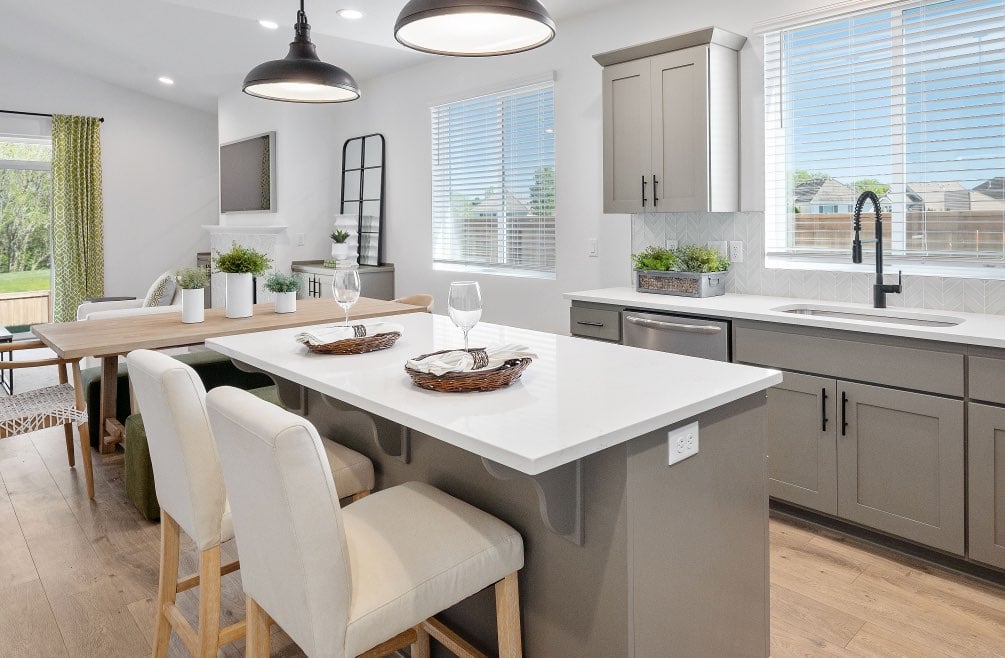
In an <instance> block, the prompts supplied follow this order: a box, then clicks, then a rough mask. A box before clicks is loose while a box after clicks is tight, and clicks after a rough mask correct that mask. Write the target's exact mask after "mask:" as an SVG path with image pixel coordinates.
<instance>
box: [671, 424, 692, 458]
mask: <svg viewBox="0 0 1005 658" xmlns="http://www.w3.org/2000/svg"><path fill="white" fill-rule="evenodd" d="M667 447H668V449H669V450H668V451H669V454H670V459H669V463H670V466H673V465H674V464H676V463H677V462H679V461H683V460H685V459H687V458H688V457H693V456H694V455H697V454H698V422H697V421H695V422H693V423H691V424H690V425H685V426H684V427H678V428H677V429H675V430H670V431H669V432H667Z"/></svg>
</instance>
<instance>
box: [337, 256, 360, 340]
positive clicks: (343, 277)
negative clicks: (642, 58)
mask: <svg viewBox="0 0 1005 658" xmlns="http://www.w3.org/2000/svg"><path fill="white" fill-rule="evenodd" d="M332 293H333V294H334V295H335V301H336V302H338V305H339V306H341V307H342V310H343V311H345V326H347V327H348V326H349V309H350V308H352V305H353V304H355V303H356V302H357V301H358V300H359V272H358V271H357V270H335V276H333V277H332Z"/></svg>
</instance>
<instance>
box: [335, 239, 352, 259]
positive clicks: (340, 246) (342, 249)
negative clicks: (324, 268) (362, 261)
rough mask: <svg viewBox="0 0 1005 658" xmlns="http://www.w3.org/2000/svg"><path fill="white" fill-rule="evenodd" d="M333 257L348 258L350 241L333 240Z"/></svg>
mask: <svg viewBox="0 0 1005 658" xmlns="http://www.w3.org/2000/svg"><path fill="white" fill-rule="evenodd" d="M332 258H334V259H335V260H346V259H347V258H349V243H347V242H332Z"/></svg>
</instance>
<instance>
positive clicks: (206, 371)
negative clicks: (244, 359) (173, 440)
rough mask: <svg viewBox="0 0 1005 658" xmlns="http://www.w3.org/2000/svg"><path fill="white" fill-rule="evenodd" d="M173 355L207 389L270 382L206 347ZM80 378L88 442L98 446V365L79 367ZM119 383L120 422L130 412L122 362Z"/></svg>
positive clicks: (127, 383)
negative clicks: (194, 373)
mask: <svg viewBox="0 0 1005 658" xmlns="http://www.w3.org/2000/svg"><path fill="white" fill-rule="evenodd" d="M175 358H176V359H178V360H179V361H181V362H182V363H186V364H188V365H190V366H192V368H194V369H195V371H196V372H197V373H199V378H200V379H201V380H202V383H203V385H204V386H205V387H206V390H207V391H208V390H210V389H214V388H216V387H217V386H223V385H225V384H226V385H227V386H236V387H238V388H244V389H252V388H261V387H263V386H271V385H272V380H271V379H269V378H268V376H266V375H263V374H262V373H257V372H255V373H250V372H244V371H242V370H238V369H237V366H235V365H234V364H233V363H232V362H231V360H230V358H229V357H226V356H224V355H222V354H220V353H219V352H213V351H210V350H206V351H202V352H192V353H189V354H179V355H178V356H176V357H175ZM80 378H81V380H82V382H83V384H84V399H85V400H86V401H87V429H88V432H89V433H90V435H91V446H92V447H95V448H96V447H98V418H99V414H100V412H101V367H100V366H98V367H95V368H87V369H85V370H82V371H81V373H80ZM118 386H119V389H118V397H117V402H118V405H117V407H116V409H115V417H116V418H118V419H119V422H121V423H125V421H126V419H127V418H128V417H129V414H130V405H129V377H128V376H127V374H126V365H125V364H124V363H123V364H121V365H119V380H118Z"/></svg>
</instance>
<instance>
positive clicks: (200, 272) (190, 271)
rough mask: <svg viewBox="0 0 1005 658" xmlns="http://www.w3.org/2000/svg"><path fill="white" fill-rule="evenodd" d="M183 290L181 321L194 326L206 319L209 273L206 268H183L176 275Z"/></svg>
mask: <svg viewBox="0 0 1005 658" xmlns="http://www.w3.org/2000/svg"><path fill="white" fill-rule="evenodd" d="M175 278H176V279H177V281H178V287H179V288H181V321H182V322H184V323H185V324H194V323H196V322H202V321H203V320H205V319H206V310H205V307H206V284H207V283H208V282H209V273H207V272H206V268H205V267H183V268H182V269H180V270H178V274H177V275H175Z"/></svg>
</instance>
